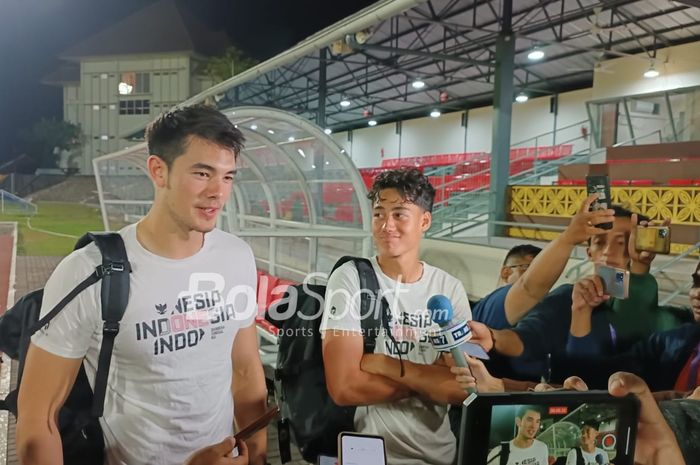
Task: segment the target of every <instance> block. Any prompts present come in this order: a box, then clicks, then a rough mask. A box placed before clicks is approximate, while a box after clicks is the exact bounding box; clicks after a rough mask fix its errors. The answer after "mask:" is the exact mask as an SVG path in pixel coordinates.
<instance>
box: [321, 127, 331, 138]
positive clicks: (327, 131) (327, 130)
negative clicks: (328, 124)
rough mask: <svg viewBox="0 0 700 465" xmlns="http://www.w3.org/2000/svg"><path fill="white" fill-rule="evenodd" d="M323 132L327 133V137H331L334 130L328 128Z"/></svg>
mask: <svg viewBox="0 0 700 465" xmlns="http://www.w3.org/2000/svg"><path fill="white" fill-rule="evenodd" d="M323 132H325V133H326V135H327V136H330V135H331V133H332V132H333V130H332V129H331V128H326V129H324V130H323Z"/></svg>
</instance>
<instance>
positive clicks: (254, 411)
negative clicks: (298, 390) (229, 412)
mask: <svg viewBox="0 0 700 465" xmlns="http://www.w3.org/2000/svg"><path fill="white" fill-rule="evenodd" d="M233 399H234V406H235V409H234V414H235V417H236V426H237V429H238V430H239V431H240V430H241V429H243V428H245V427H246V426H248V425H249V424H251V423H253V422H254V421H255V420H256V419H257V418H259V417H260V416H261V415H262V414H264V413H265V410H266V409H267V386H266V385H265V375H264V374H263V371H262V366H261V367H260V369H259V370H258V369H255V368H252V369H250V371H249V372H246V373H245V374H244V375H241V374H238V375H237V376H234V383H233ZM246 444H247V445H248V453H249V455H250V463H251V465H264V464H265V463H266V461H267V428H263V429H262V430H260V431H258V432H257V433H256V434H255V435H253V436H252V437H251V438H249V439H248V440H246Z"/></svg>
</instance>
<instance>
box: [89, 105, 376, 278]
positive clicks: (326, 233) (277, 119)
mask: <svg viewBox="0 0 700 465" xmlns="http://www.w3.org/2000/svg"><path fill="white" fill-rule="evenodd" d="M223 112H224V114H226V115H227V116H228V118H229V119H230V120H231V121H232V122H233V123H234V124H235V125H236V127H237V128H238V129H239V130H241V132H242V133H243V135H244V136H245V138H246V143H245V149H244V150H243V151H242V152H241V154H240V156H239V158H238V165H237V173H236V177H235V180H234V187H233V192H232V194H231V198H230V199H229V200H228V201H227V202H226V205H225V207H224V210H223V212H222V214H221V217H220V220H219V227H220V228H222V229H223V230H225V231H229V232H232V233H234V234H236V235H238V236H239V237H241V238H243V239H244V240H246V241H247V242H248V243H249V244H250V245H251V247H252V249H253V253H254V254H255V259H256V263H257V265H258V268H259V269H262V270H265V271H267V272H269V273H270V274H272V275H274V276H277V277H279V278H283V279H288V280H292V281H297V282H301V281H303V280H304V279H305V278H306V276H307V275H308V274H309V273H312V272H316V271H318V272H321V273H328V272H329V271H330V270H331V268H332V266H333V264H334V263H335V261H336V260H337V259H338V258H340V257H341V256H343V255H356V256H367V255H369V254H370V248H371V234H370V231H371V230H370V223H371V212H370V204H369V201H368V200H367V189H366V187H365V185H364V183H363V181H362V177H361V176H360V173H359V172H358V170H357V168H355V165H354V164H353V163H352V161H351V160H350V158H349V157H348V156H347V154H346V153H345V151H344V150H342V149H341V147H339V146H338V145H337V144H336V143H335V141H333V139H332V138H330V137H329V136H327V135H326V134H325V133H324V132H323V130H322V129H321V128H319V127H318V126H315V125H314V124H312V123H310V122H309V121H308V120H306V119H303V118H300V117H298V116H296V115H294V114H292V113H289V112H285V111H280V110H275V109H271V108H265V107H238V108H232V109H229V110H223ZM147 158H148V149H147V147H146V144H145V143H141V144H138V145H135V146H133V147H131V148H128V149H124V150H121V151H119V152H115V153H111V154H108V155H105V156H102V157H98V158H95V159H94V160H93V165H94V171H95V177H96V180H97V188H98V194H99V199H100V207H101V209H102V218H103V222H104V227H105V230H116V229H119V228H121V227H122V226H124V225H126V224H130V223H134V222H136V221H138V220H139V218H141V217H142V216H144V215H145V214H146V213H147V212H148V209H149V208H150V205H151V201H152V199H153V186H152V184H151V181H150V179H149V178H148V176H147V172H146V159H147ZM323 280H324V276H323V275H321V276H319V278H318V279H316V280H315V281H323Z"/></svg>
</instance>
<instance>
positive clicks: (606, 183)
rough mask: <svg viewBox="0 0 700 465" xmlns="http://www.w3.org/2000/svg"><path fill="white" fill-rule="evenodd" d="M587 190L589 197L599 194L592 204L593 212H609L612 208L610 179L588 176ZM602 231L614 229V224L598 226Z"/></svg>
mask: <svg viewBox="0 0 700 465" xmlns="http://www.w3.org/2000/svg"><path fill="white" fill-rule="evenodd" d="M586 190H587V191H588V195H591V194H598V198H597V199H596V200H595V201H594V202H593V204H591V211H596V210H607V209H608V208H610V207H611V206H612V197H611V196H610V179H609V178H608V177H607V176H586ZM597 227H599V228H601V229H612V227H613V224H612V223H601V224H599V225H597Z"/></svg>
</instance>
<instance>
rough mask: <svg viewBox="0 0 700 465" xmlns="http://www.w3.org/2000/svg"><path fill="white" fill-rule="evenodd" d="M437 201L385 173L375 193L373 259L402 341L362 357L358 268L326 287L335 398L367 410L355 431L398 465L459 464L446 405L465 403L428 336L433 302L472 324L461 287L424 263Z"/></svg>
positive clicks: (409, 172) (380, 340)
mask: <svg viewBox="0 0 700 465" xmlns="http://www.w3.org/2000/svg"><path fill="white" fill-rule="evenodd" d="M434 195H435V190H434V189H433V187H432V186H431V185H430V183H429V182H428V180H427V178H426V177H425V176H424V175H423V174H422V173H421V172H420V171H419V170H417V169H405V170H392V171H387V172H384V173H382V174H380V175H379V176H378V177H377V178H376V180H375V181H374V185H373V187H372V189H371V192H370V194H369V198H370V200H371V202H372V208H373V220H372V235H373V238H374V243H375V246H376V248H377V252H378V253H377V256H376V257H372V258H371V259H370V261H371V262H372V265H373V268H374V271H375V273H376V275H377V278H378V280H379V284H380V287H381V291H382V295H383V296H384V297H385V298H386V300H387V302H388V304H389V307H390V311H391V316H392V321H391V323H390V330H391V333H392V335H393V337H394V339H395V341H392V340H391V339H390V338H389V337H386V335H385V334H384V333H383V332H380V333H379V335H378V337H377V339H376V346H375V349H374V354H367V355H364V354H363V335H362V332H361V321H360V318H361V317H360V315H359V312H360V281H359V276H358V272H357V269H356V268H355V265H354V264H353V263H352V262H348V263H346V264H344V265H342V266H341V267H339V268H338V269H337V270H336V271H335V272H334V273H333V274H332V275H331V276H330V278H329V280H328V286H327V289H326V299H325V304H324V305H325V308H324V314H323V321H322V324H321V330H322V331H323V337H324V340H323V358H324V365H325V373H326V384H327V386H328V391H329V393H330V395H331V397H332V398H333V400H334V401H335V402H336V403H337V404H338V405H353V406H359V407H358V408H357V410H356V413H355V428H356V430H357V431H358V432H361V433H368V434H376V435H380V436H382V437H383V438H384V440H385V444H386V450H387V460H388V463H391V464H392V465H394V464H395V465H413V464H426V463H430V464H438V465H450V464H452V462H453V461H454V458H455V453H456V446H455V445H456V440H455V437H454V435H453V434H452V432H451V431H450V425H449V421H448V417H447V404H448V403H460V402H461V401H462V400H463V399H464V398H465V397H466V394H465V392H464V391H463V390H461V389H460V388H459V385H458V384H457V383H456V380H455V379H454V376H453V375H452V374H451V373H450V371H449V367H448V366H447V364H446V363H449V360H445V358H443V357H441V356H440V354H439V352H438V351H436V350H435V349H434V348H433V347H432V345H431V344H430V342H429V340H428V338H427V332H428V331H429V330H431V329H437V325H435V324H434V323H432V321H431V319H430V315H429V313H428V311H427V306H426V304H427V301H428V299H429V298H430V297H432V296H433V295H436V294H442V295H445V296H447V297H448V298H449V299H450V300H451V302H452V305H453V308H454V316H453V319H454V321H465V320H470V319H471V311H470V309H469V301H468V300H467V294H466V292H465V290H464V287H463V285H462V283H461V282H459V280H457V279H456V278H455V277H453V276H451V275H450V274H448V273H446V272H445V271H443V270H440V269H438V268H435V267H433V266H430V265H429V264H427V263H424V262H421V261H420V260H419V259H418V257H419V248H420V242H421V238H422V237H423V234H424V233H425V232H426V231H427V230H428V228H430V224H431V211H432V206H433V198H434ZM399 356H400V357H401V360H402V361H403V370H404V373H403V375H402V373H401V371H402V370H401V363H402V362H400V361H399Z"/></svg>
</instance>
